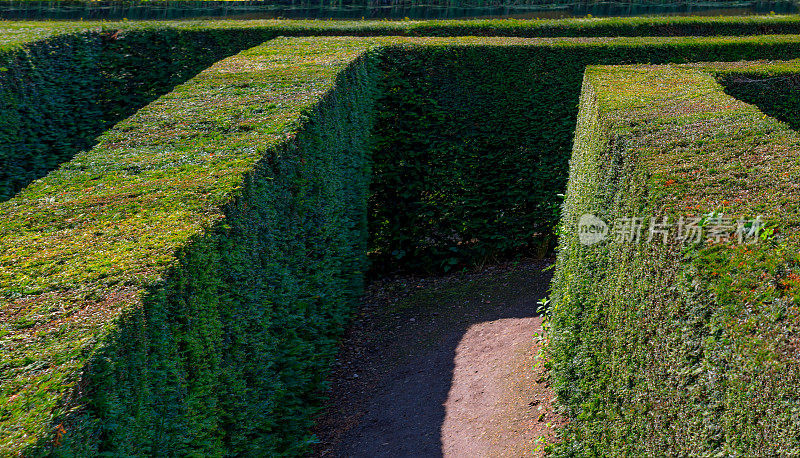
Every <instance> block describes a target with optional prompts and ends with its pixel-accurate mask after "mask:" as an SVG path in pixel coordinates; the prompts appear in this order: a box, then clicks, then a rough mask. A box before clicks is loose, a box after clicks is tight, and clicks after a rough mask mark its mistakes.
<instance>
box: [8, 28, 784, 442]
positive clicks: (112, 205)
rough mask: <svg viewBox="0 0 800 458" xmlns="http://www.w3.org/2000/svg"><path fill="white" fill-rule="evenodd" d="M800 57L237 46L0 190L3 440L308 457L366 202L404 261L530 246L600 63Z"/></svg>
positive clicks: (671, 47) (383, 244)
mask: <svg viewBox="0 0 800 458" xmlns="http://www.w3.org/2000/svg"><path fill="white" fill-rule="evenodd" d="M126 33H127V32H126ZM130 33H132V34H134V35H135V34H137V33H142V34H143V35H141V36H142V37H145V36H146V35H145V34H146V33H150V32H148V31H141V32H139V31H135V32H130ZM193 33H194V32H193ZM198 33H199V32H198ZM226 33H228V32H226ZM230 33H232V34H234V35H235V34H236V33H240V32H230ZM253 33H254V34H255V35H254V36H253V37H251V38H248V39H256V37H257V36H258V33H260V32H253ZM123 35H124V34H123ZM188 36H191V35H187V37H188ZM195 36H197V35H195ZM243 40H244V39H243ZM142 46H144V45H142ZM178 49H181V48H178ZM368 49H374V51H371V52H369V53H368V54H367V55H366V56H364V57H361V58H360V59H361V60H357V59H356V57H357V56H359V55H362V54H363V53H365V52H366V51H367V50H368ZM143 55H144V53H143ZM795 55H800V38H799V37H781V36H777V37H751V38H707V39H701V38H682V39H577V40H575V39H566V38H565V39H552V40H525V39H518V38H506V39H485V38H484V39H482V38H458V39H411V38H371V39H357V38H352V39H346V38H338V39H333V38H330V39H321V38H317V39H313V38H309V39H299V40H275V41H273V42H271V43H270V44H268V45H266V46H264V47H260V48H257V50H253V51H248V52H247V53H243V54H241V55H240V56H238V57H236V58H231V59H229V60H226V61H223V62H222V63H219V64H217V65H216V66H214V67H212V68H211V69H209V70H208V71H206V72H204V73H201V74H200V75H199V76H198V77H196V78H195V79H193V80H191V81H190V82H189V83H187V84H185V85H182V86H179V87H178V88H177V89H176V90H175V91H173V92H172V93H170V94H169V95H167V96H165V97H163V98H161V99H159V101H157V102H156V103H154V104H152V105H150V106H149V107H147V108H145V109H144V110H142V111H140V112H139V113H137V114H136V115H135V116H134V117H132V118H130V119H129V120H127V121H125V122H123V123H120V124H119V125H117V126H116V127H115V128H114V129H112V130H111V131H110V132H109V133H107V134H105V135H104V136H103V137H102V138H101V139H100V140H99V144H98V145H97V146H96V147H95V148H93V149H92V150H90V151H88V152H84V153H81V154H79V155H78V156H76V157H75V158H74V159H73V160H72V161H70V162H68V163H67V164H64V165H63V166H62V167H61V168H60V169H59V170H57V171H55V172H52V173H50V174H49V175H48V176H47V177H45V178H43V179H42V180H39V181H36V182H34V183H33V184H32V185H31V186H29V187H28V188H26V189H25V190H24V191H22V192H21V193H20V194H18V195H17V196H16V197H15V198H13V199H11V200H10V201H8V202H5V203H3V204H2V205H0V238H1V239H2V244H3V246H4V247H9V248H7V249H6V250H5V251H4V252H3V253H2V255H0V266H2V269H0V288H2V297H3V301H4V304H3V306H2V308H0V318H2V319H1V320H0V323H2V328H0V329H1V330H0V345H2V348H3V353H2V358H3V359H2V360H0V368H2V374H3V375H2V377H3V378H2V380H3V384H2V397H3V399H4V400H6V402H5V403H4V405H3V407H2V411H0V412H2V415H0V437H1V438H2V439H0V448H2V449H3V450H4V451H5V450H9V452H10V453H15V452H18V451H22V450H25V451H26V452H27V453H30V454H33V453H37V452H42V453H45V452H52V450H50V449H48V447H53V446H56V445H57V446H58V447H55V450H56V451H58V450H61V451H62V452H63V454H65V455H68V454H69V453H71V452H72V451H75V453H81V454H85V453H93V452H97V451H107V452H109V453H122V454H125V453H132V452H133V451H136V450H144V451H146V453H153V454H158V453H159V452H160V451H163V450H173V449H174V450H178V451H179V452H180V453H178V454H192V453H195V454H203V455H205V454H211V455H215V454H222V453H232V454H237V453H238V454H246V453H250V454H253V453H255V454H269V453H278V452H280V453H287V454H299V453H302V451H303V450H304V447H305V446H306V445H307V443H308V440H309V438H308V437H307V430H306V429H305V427H306V426H307V425H308V421H309V420H308V419H309V417H310V414H311V413H312V412H313V411H314V405H315V402H316V401H315V399H316V396H317V394H315V393H319V388H320V387H321V381H322V379H323V376H324V369H325V367H326V364H327V362H328V361H329V360H330V358H331V355H332V349H333V348H334V347H333V342H334V338H335V335H336V333H337V329H338V328H340V327H341V326H342V324H343V323H344V320H345V319H346V315H347V313H346V311H347V308H348V304H349V303H350V301H351V300H352V298H353V296H354V295H355V294H357V292H358V285H359V282H360V278H361V276H362V274H363V271H364V270H365V265H364V259H363V255H364V252H365V250H366V247H365V243H366V242H365V237H366V235H365V225H366V213H367V202H366V199H367V196H368V195H371V196H372V197H371V198H372V202H371V204H370V205H371V206H370V207H369V213H370V215H371V218H372V220H371V224H372V228H373V229H374V231H373V233H374V234H375V236H374V237H373V238H372V241H371V242H370V247H369V250H370V251H371V252H372V253H373V255H374V256H375V258H376V259H389V260H391V261H390V262H392V263H394V265H393V266H392V267H393V268H395V267H401V268H403V267H412V268H425V269H429V270H438V269H441V268H443V267H447V266H454V265H455V266H459V265H462V264H468V263H472V262H480V261H482V260H485V259H487V258H491V257H493V256H496V257H500V256H507V255H511V254H514V253H517V252H519V251H520V250H530V249H533V250H535V249H536V248H537V247H541V246H546V244H547V240H546V238H545V239H544V240H537V239H536V238H535V236H538V235H541V237H543V238H544V237H547V235H548V232H547V231H548V230H549V228H550V227H552V225H554V224H555V220H556V218H555V215H554V212H553V211H552V209H553V208H554V206H555V205H558V204H559V202H560V201H559V199H558V196H557V193H558V192H559V191H560V190H561V189H563V186H564V184H565V181H566V164H567V157H568V153H569V150H570V144H571V135H572V131H573V121H572V119H574V118H573V116H574V115H575V113H576V111H577V109H576V107H575V106H574V104H575V103H576V102H577V98H578V95H579V91H580V81H581V75H582V74H583V71H584V68H585V66H586V65H588V64H596V63H625V62H637V61H638V62H670V61H673V62H686V61H693V60H738V59H752V58H756V57H760V58H777V57H786V56H795ZM354 60H355V62H354ZM147 62H150V61H147ZM154 62H157V61H154ZM478 62H481V63H482V64H483V65H479V64H478ZM487 62H488V65H487V64H486V63H487ZM152 68H157V65H156V64H154V66H153V67H152ZM345 68H347V71H346V72H345V73H344V75H343V76H341V79H340V80H339V81H338V83H337V84H336V85H335V86H334V85H333V80H334V78H335V75H336V74H337V73H338V72H340V71H342V70H344V69H345ZM187 71H188V70H187ZM157 80H158V79H155V81H157ZM118 81H121V82H122V83H123V87H125V85H126V84H128V83H127V82H128V81H134V82H135V81H140V82H136V83H135V85H134V87H137V88H141V90H140V92H137V94H140V97H141V98H139V99H136V100H139V101H140V102H136V103H142V102H141V101H144V100H146V99H147V97H152V96H153V94H154V93H156V92H158V90H160V89H159V88H162V87H163V86H158V85H156V86H149V84H150V82H151V81H153V80H149V79H147V78H143V79H141V80H137V79H136V78H133V79H130V80H129V79H126V78H122V79H120V80H118ZM508 81H514V82H516V84H517V86H516V87H514V86H510V85H509V83H508ZM433 82H436V83H437V84H433ZM159 84H162V83H159ZM520 87H521V88H525V89H524V90H522V91H520V90H519V88H520ZM329 90H332V92H326V91H329ZM137 91H138V89H137ZM503 91H518V92H519V93H520V94H522V96H520V97H518V98H511V97H505V98H499V97H497V95H498V94H501V93H503ZM112 93H113V94H124V92H123V91H122V90H114V91H112ZM326 93H327V94H328V95H327V96H325V97H324V98H323V94H326ZM137 97H139V96H137ZM251 98H252V99H251ZM105 100H109V101H111V100H115V99H113V98H112V97H107V98H106V99H105ZM320 100H322V101H321V102H319V103H320V105H317V102H318V101H320ZM189 101H191V103H188V102H189ZM375 103H377V104H378V108H380V109H381V110H384V111H383V114H381V115H380V117H379V119H374V118H375V116H376V115H375V114H373V113H374V111H375V110H376V108H375V107H373V104H375ZM134 105H135V103H134V104H133V105H128V102H127V101H122V102H119V103H113V104H111V103H110V106H115V107H117V108H120V111H119V112H118V115H119V116H122V115H123V114H124V110H125V109H127V108H126V107H130V106H134ZM314 106H317V109H312V107H314ZM465 107H473V108H474V109H469V108H465ZM302 110H311V111H309V113H308V116H307V120H306V121H305V122H303V123H302V124H301V123H299V121H298V120H299V119H301V114H300V112H301V111H302ZM495 110H503V111H500V113H506V114H508V115H513V116H515V117H516V116H519V117H520V118H524V119H525V120H524V121H523V120H520V119H516V118H514V119H511V120H509V119H503V118H502V117H487V113H490V112H492V111H495ZM397 113H404V115H403V116H398V115H397ZM452 115H455V116H452ZM304 119H305V118H304ZM415 120H416V121H415ZM418 120H424V121H425V122H430V123H431V126H432V127H431V128H430V129H429V130H420V131H417V130H415V129H413V123H414V122H418ZM373 121H374V122H375V128H373V129H370V128H369V126H371V125H372V123H373ZM506 125H507V126H508V128H509V129H510V130H512V129H513V131H514V136H516V137H517V138H516V139H515V138H513V136H512V135H502V134H498V133H497V132H502V129H503V128H505V127H506ZM295 134H296V135H295ZM315 145H316V146H315ZM373 146H374V147H373ZM484 148H486V149H487V150H488V151H489V152H490V153H491V159H492V161H491V162H489V161H486V160H485V159H486V158H487V157H484V156H482V155H481V154H479V152H481V151H484ZM301 153H303V154H310V155H311V156H308V157H307V158H306V162H303V160H302V159H303V158H304V157H303V156H301ZM370 153H372V157H371V161H370V160H368V159H369V158H368V157H367V155H368V154H370ZM312 157H313V158H314V159H315V160H311V159H310V158H312ZM298 158H299V159H298ZM462 159H464V160H463V162H461V163H456V162H455V161H461V160H462ZM298 161H299V163H298ZM336 161H345V162H336ZM498 163H499V164H500V165H502V167H497V164H498ZM370 168H373V169H374V170H375V174H374V176H373V178H372V184H371V186H372V188H371V190H370V191H369V192H368V191H367V186H368V183H369V181H370V179H369V173H368V171H369V169H370ZM448 170H450V171H451V172H452V175H449V174H448ZM559 170H560V172H559ZM456 172H457V173H456ZM531 173H535V174H536V177H538V178H539V179H540V180H539V181H532V180H531V177H530V174H531ZM505 175H507V176H505ZM398 177H410V178H409V179H408V180H406V179H405V178H403V179H399V178H398ZM508 177H513V179H514V180H515V181H513V182H512V183H511V185H507V186H505V187H503V188H501V187H500V185H499V183H501V182H502V180H504V179H506V178H508ZM487 184H488V185H490V186H487ZM400 187H407V189H403V192H405V193H406V194H405V195H401V196H400V198H399V199H396V200H394V199H389V198H387V193H388V192H391V191H392V190H393V189H397V188H400ZM531 189H535V190H536V191H537V192H536V193H531ZM488 191H491V192H488ZM482 193H485V195H483V197H482ZM482 198H483V199H485V201H484V204H483V206H481V199H482ZM494 202H498V203H500V204H501V205H502V207H501V209H500V210H499V211H498V210H497V209H496V208H492V206H493V205H495V204H494ZM420 209H422V210H424V211H420ZM304 210H308V211H305V212H303V211H304ZM401 212H410V213H401ZM414 212H418V213H414ZM399 214H406V215H408V220H407V221H405V222H401V223H399V224H398V223H397V222H396V221H394V222H393V221H392V220H391V218H389V217H388V216H387V215H399ZM487 214H488V217H487V216H486V215H487ZM471 218H475V221H476V223H475V224H474V225H472V226H466V225H465V224H464V221H468V220H470V219H471ZM481 218H482V219H481ZM385 221H389V223H385ZM520 221H522V222H524V224H525V225H524V227H522V228H519V224H520ZM384 224H390V226H389V229H388V230H387V229H386V227H385V226H384ZM391 224H393V226H391ZM423 224H427V226H422V227H426V228H427V229H426V230H428V231H429V232H428V235H429V237H428V238H425V234H424V233H422V232H420V231H418V230H417V226H420V225H423ZM315 228H316V229H315ZM431 235H433V236H435V237H436V238H431V237H430V236H431ZM431 240H433V242H432V241H431ZM398 247H410V248H409V250H408V251H407V252H406V253H405V256H403V257H400V256H398V254H399V250H397V248H398ZM453 248H455V250H453ZM395 251H397V252H398V253H397V254H393V253H394V252H395ZM398 258H400V259H398ZM453 259H454V260H455V261H453ZM643 259H647V260H648V261H649V260H650V258H643ZM654 259H657V258H654ZM244 266H246V267H244ZM190 298H195V299H194V300H192V299H190ZM566 309H568V308H565V310H566ZM273 312H277V313H273ZM265 324H266V329H265V326H264V325H265ZM565 326H566V324H565ZM564 329H567V328H566V327H565V328H564ZM697 335H701V334H700V333H699V331H698V334H697ZM673 337H674V336H673ZM242 343H244V345H243V346H242V345H240V344H242ZM248 343H250V344H251V345H247V344H248ZM595 343H597V344H598V345H600V344H601V343H602V342H601V341H596V342H595ZM581 345H583V344H581ZM603 345H605V344H603ZM601 347H602V345H601ZM589 348H591V345H590V346H589ZM240 361H245V362H246V364H243V365H241V366H238V365H237V364H238V363H239V362H240ZM265 362H266V363H265ZM251 363H252V364H251ZM262 363H263V364H262ZM578 366H579V365H578ZM559 370H560V369H559ZM569 370H573V371H577V370H578V369H576V368H573V369H569ZM580 377H582V379H583V377H584V376H583V375H580ZM586 380H587V381H586V385H585V386H584V388H585V387H588V386H590V385H591V386H594V385H593V383H594V381H592V380H591V379H589V378H586ZM293 381H294V382H296V383H293ZM578 386H581V385H580V384H578ZM131 393H135V395H132V394H131ZM581 393H583V394H585V393H586V391H582V392H580V393H564V392H561V393H560V394H562V395H564V396H567V397H565V398H564V399H567V400H577V399H581V396H582V395H583V394H581ZM569 396H572V397H569ZM156 400H158V402H156ZM767 405H768V404H767ZM742 409H743V407H742ZM589 410H591V409H589ZM742 412H744V410H742ZM243 418H247V419H250V420H252V421H248V422H243V421H239V420H240V419H243ZM256 420H258V421H256ZM731 421H734V420H731ZM576 424H577V423H576ZM676 424H678V423H676ZM189 425H194V426H196V428H195V429H192V430H191V431H189V429H188V427H189ZM617 432H618V431H617ZM637 434H638V433H637ZM23 437H24V438H25V439H22V438H23ZM576 437H578V436H576ZM632 437H633V436H632ZM34 442H35V443H34ZM572 443H573V444H580V442H572ZM82 447H83V448H82ZM86 447H88V449H87V448H86ZM597 449H598V450H602V446H601V445H598V448H597Z"/></svg>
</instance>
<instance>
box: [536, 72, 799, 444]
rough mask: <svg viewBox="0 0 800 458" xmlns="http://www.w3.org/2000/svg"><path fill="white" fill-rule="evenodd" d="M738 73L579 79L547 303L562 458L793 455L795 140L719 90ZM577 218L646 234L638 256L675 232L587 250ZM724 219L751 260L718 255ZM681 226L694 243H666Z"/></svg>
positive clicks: (739, 254)
mask: <svg viewBox="0 0 800 458" xmlns="http://www.w3.org/2000/svg"><path fill="white" fill-rule="evenodd" d="M794 66H795V69H794V71H795V72H796V71H797V70H798V68H800V67H796V64H794ZM739 70H741V69H738V68H737V67H736V66H733V67H732V68H728V67H726V66H725V64H717V65H707V66H700V69H698V68H696V67H695V68H689V67H677V66H669V67H658V66H639V67H591V68H589V69H587V71H586V77H585V79H584V83H583V92H582V96H581V108H580V115H579V118H578V127H577V132H576V137H575V138H576V140H575V147H574V149H573V156H572V159H571V164H570V180H569V185H568V188H567V194H566V202H565V205H564V211H563V219H562V222H561V231H560V242H559V253H558V260H557V264H556V273H555V277H554V283H553V287H552V292H553V304H554V305H553V309H552V310H553V311H552V321H551V327H550V330H551V332H550V334H551V343H550V347H549V351H550V358H551V360H550V365H551V369H552V373H551V374H552V377H553V387H554V389H555V390H556V393H557V395H558V397H559V399H560V400H561V401H562V403H564V404H565V406H566V408H567V414H568V415H569V417H570V419H571V423H570V424H569V425H568V426H567V427H566V428H565V430H564V435H565V440H564V441H563V442H562V443H561V444H559V445H557V446H556V447H555V448H554V450H553V452H554V455H555V456H572V455H593V456H609V455H634V456H635V455H652V454H655V455H661V454H675V455H686V456H790V455H796V454H798V453H800V422H798V414H800V410H798V406H800V391H798V389H797V387H798V383H800V359H798V340H797V332H798V329H800V310H799V309H798V307H797V303H798V302H797V299H798V294H799V293H800V289H798V288H799V287H800V282H798V279H800V277H798V266H799V265H800V264H798V262H799V261H800V258H798V247H800V244H799V243H798V242H800V240H798V231H797V230H796V228H797V227H798V223H800V217H798V215H800V212H798V210H800V199H799V198H798V193H797V182H798V177H799V175H798V174H800V168H799V167H798V163H800V162H799V159H800V158H799V157H798V151H800V149H798V148H800V138H798V136H797V133H796V132H794V131H792V130H790V129H789V128H788V127H787V126H786V125H785V124H782V123H780V122H779V121H777V120H775V119H773V118H770V117H767V116H765V115H764V114H763V113H761V112H760V111H759V110H758V109H757V108H755V107H753V106H752V105H747V104H745V103H743V102H741V101H737V100H736V99H733V98H732V97H730V96H728V95H726V94H725V93H724V92H723V90H722V87H721V86H720V85H719V84H718V83H717V81H716V80H715V77H714V76H713V74H718V75H722V74H726V77H731V72H736V71H739ZM584 214H593V215H595V216H598V217H600V218H601V219H603V220H604V221H606V222H608V223H610V224H611V225H612V228H611V231H612V234H613V233H614V231H615V230H617V229H619V228H622V227H623V226H621V224H623V223H622V222H621V220H620V218H631V217H636V218H643V221H644V226H643V229H642V235H643V237H644V238H645V239H646V238H647V237H648V232H649V222H650V221H651V220H650V218H651V217H656V218H657V221H662V220H661V218H662V217H664V216H666V217H668V218H669V221H671V223H672V225H673V226H672V232H670V235H669V239H668V242H667V243H663V237H662V236H660V235H655V240H654V241H652V242H650V243H648V242H647V241H646V240H642V241H639V242H638V243H635V242H626V241H624V240H620V239H619V238H616V237H614V236H613V235H612V236H611V237H610V238H609V239H608V240H607V241H605V242H601V243H598V244H595V245H584V244H581V243H580V240H579V236H578V231H579V220H580V217H581V216H582V215H584ZM719 214H723V215H724V216H723V217H727V218H740V217H741V218H748V219H749V218H754V217H756V216H761V217H762V218H763V219H764V221H765V227H764V228H763V231H762V232H761V234H760V236H759V237H758V238H754V239H751V240H750V241H754V242H756V243H752V244H745V243H738V241H737V240H736V236H735V235H734V236H733V237H734V238H733V240H732V241H727V242H726V241H725V239H724V238H723V239H714V238H713V235H714V233H713V232H711V231H713V230H715V229H714V228H715V227H717V228H718V227H719V226H718V225H717V226H715V224H719V220H714V217H715V215H716V216H717V217H719ZM681 216H684V217H686V218H691V217H695V218H697V217H701V218H703V219H702V220H701V221H699V225H700V227H701V228H703V230H704V231H706V232H704V235H703V236H701V240H700V241H699V242H696V243H692V242H686V243H683V242H681V241H679V240H676V239H675V236H676V235H677V232H676V231H677V228H676V223H677V221H678V220H679V218H680V217H681ZM686 221H688V220H686ZM728 223H729V222H728ZM615 227H616V228H617V229H615ZM733 231H734V228H733V227H729V228H727V229H723V230H722V231H721V232H720V233H721V234H731V233H732V232H733Z"/></svg>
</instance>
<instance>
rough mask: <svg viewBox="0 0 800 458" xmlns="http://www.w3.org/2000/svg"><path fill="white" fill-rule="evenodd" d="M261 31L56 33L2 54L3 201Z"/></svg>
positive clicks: (253, 39) (257, 37) (254, 41)
mask: <svg viewBox="0 0 800 458" xmlns="http://www.w3.org/2000/svg"><path fill="white" fill-rule="evenodd" d="M271 36H272V35H271V34H267V35H266V36H265V35H264V34H262V33H260V32H259V31H254V33H237V32H235V31H229V30H203V31H199V30H198V31H186V30H176V29H160V30H159V29H145V30H133V31H129V32H125V33H119V32H116V31H106V32H90V33H82V34H69V35H61V36H56V37H54V38H52V39H49V40H43V41H38V42H34V43H33V44H31V45H29V46H26V47H22V48H19V47H15V48H11V49H10V50H8V51H6V52H5V53H3V54H0V69H2V71H1V72H0V200H6V199H9V198H11V197H12V196H13V195H14V194H15V193H16V192H18V191H19V190H20V189H22V188H23V187H25V185H27V184H28V183H30V182H31V181H32V180H34V179H36V178H39V177H42V176H44V175H45V174H46V173H47V172H49V171H50V170H52V169H53V168H55V167H56V166H57V165H58V164H60V163H62V162H64V161H66V160H69V159H70V158H71V157H72V156H73V155H74V154H75V153H77V152H78V151H81V150H83V149H86V148H87V147H89V146H90V145H92V144H93V142H94V139H95V137H97V136H98V135H99V134H101V133H102V132H103V131H104V130H106V129H107V128H108V127H110V126H111V125H113V124H114V123H116V122H118V121H120V120H122V119H124V118H125V117H126V116H129V115H130V114H132V113H133V112H134V111H135V110H136V109H138V108H141V107H142V106H144V105H146V104H147V103H149V102H150V101H152V100H154V99H155V98H156V97H158V96H159V95H161V94H163V93H165V92H167V91H168V90H169V89H170V88H172V87H173V86H174V85H175V84H177V83H180V82H183V81H185V80H186V79H187V78H189V77H191V76H192V75H194V74H196V73H197V72H198V71H200V70H202V69H204V68H205V67H207V66H209V65H210V64H212V63H214V62H216V61H217V60H219V59H221V58H222V57H225V56H228V55H231V54H234V53H236V52H238V51H240V50H242V49H245V48H249V47H252V46H254V45H256V44H257V43H260V42H262V41H264V39H266V38H268V37H271Z"/></svg>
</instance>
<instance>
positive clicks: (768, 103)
mask: <svg viewBox="0 0 800 458" xmlns="http://www.w3.org/2000/svg"><path fill="white" fill-rule="evenodd" d="M719 81H720V83H721V84H722V85H723V86H724V87H725V92H727V93H728V94H730V95H731V96H733V97H736V98H737V99H739V100H741V101H743V102H747V103H750V104H753V105H755V106H757V107H758V108H759V109H760V110H761V111H763V112H764V113H766V114H768V115H770V116H772V117H773V118H776V119H778V120H780V121H783V122H785V123H787V124H789V125H790V126H791V127H792V128H793V129H798V128H800V110H798V107H800V75H798V74H797V73H793V72H792V70H791V69H783V70H782V71H775V69H774V66H768V67H766V68H763V69H761V71H760V72H756V73H753V72H752V71H751V73H741V71H737V72H735V73H731V72H730V71H729V72H725V73H723V74H720V75H719Z"/></svg>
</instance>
